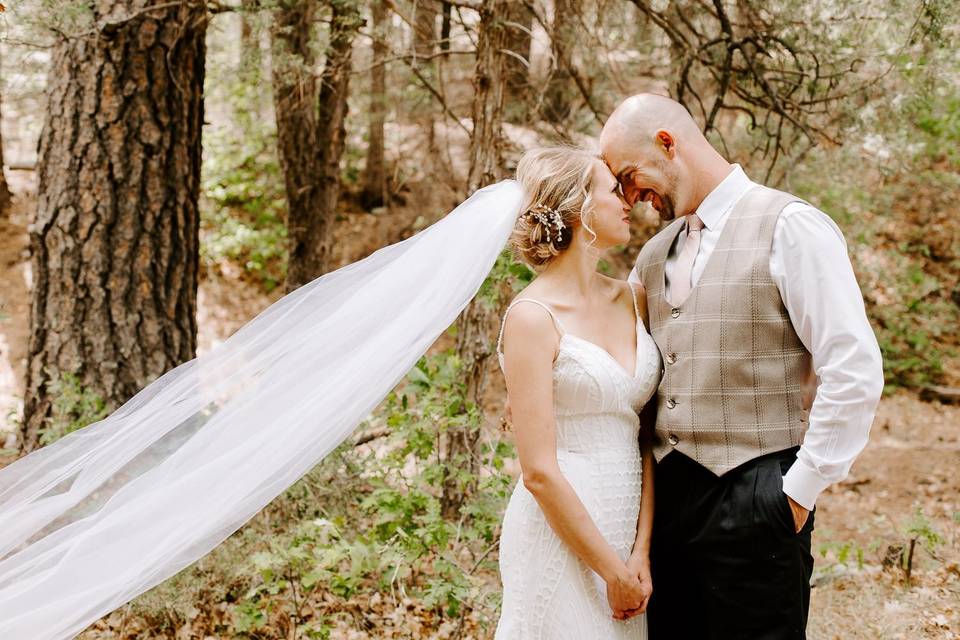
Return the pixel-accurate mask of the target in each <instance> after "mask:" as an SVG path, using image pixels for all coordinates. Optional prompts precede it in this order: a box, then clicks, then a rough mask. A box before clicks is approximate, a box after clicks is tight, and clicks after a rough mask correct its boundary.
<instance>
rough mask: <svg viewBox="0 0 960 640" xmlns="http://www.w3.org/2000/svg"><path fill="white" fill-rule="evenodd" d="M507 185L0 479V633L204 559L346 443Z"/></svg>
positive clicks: (54, 625)
mask: <svg viewBox="0 0 960 640" xmlns="http://www.w3.org/2000/svg"><path fill="white" fill-rule="evenodd" d="M520 202H521V190H520V187H519V185H518V184H517V183H516V182H514V181H512V180H508V181H504V182H501V183H498V184H496V185H492V186H489V187H486V188H484V189H481V190H479V191H477V192H476V193H475V194H473V195H472V196H471V197H470V198H469V199H468V200H466V201H465V202H464V203H463V204H461V205H460V206H459V207H457V208H456V209H455V210H454V211H453V212H451V213H450V214H448V215H447V216H446V217H444V218H443V219H441V220H440V221H439V222H437V223H435V224H433V225H432V226H430V227H428V228H427V229H425V230H423V231H422V232H420V233H418V234H417V235H415V236H413V237H411V238H409V239H407V240H404V241H403V242H399V243H397V244H393V245H390V246H388V247H385V248H383V249H380V250H379V251H377V252H376V253H374V254H373V255H371V256H369V257H368V258H366V259H364V260H361V261H359V262H356V263H354V264H351V265H348V266H346V267H344V268H342V269H339V270H337V271H334V272H332V273H329V274H327V275H324V276H322V277H320V278H317V279H316V280H314V281H312V282H310V283H309V284H306V285H304V286H303V287H301V288H299V289H297V290H296V291H293V292H292V293H290V294H289V295H287V296H285V297H284V298H282V299H280V300H278V301H277V302H275V303H274V304H272V305H271V306H270V307H268V308H267V309H266V310H264V311H263V312H262V313H260V314H259V315H258V316H257V317H256V318H254V319H253V320H251V321H250V322H249V323H247V324H246V325H244V326H243V327H242V328H241V329H239V330H238V331H237V332H236V333H235V334H234V335H232V336H231V337H230V338H229V339H227V340H226V341H225V342H223V343H222V344H220V345H219V346H217V347H216V348H215V349H213V350H211V351H210V352H209V353H206V354H204V355H203V356H200V357H199V358H196V359H194V360H191V361H189V362H186V363H184V364H182V365H180V366H178V367H176V368H174V369H172V370H170V371H168V372H167V373H165V374H164V375H163V376H161V377H160V378H158V379H156V380H155V381H154V382H152V383H150V384H149V385H147V387H145V388H144V389H143V390H142V391H140V392H139V393H138V394H137V395H136V396H134V397H133V398H131V399H130V400H129V401H128V402H126V403H125V404H124V405H123V406H122V407H120V408H119V409H117V410H116V411H115V412H114V413H112V414H111V415H110V416H109V417H107V418H105V419H104V420H101V421H100V422H96V423H94V424H91V425H89V426H87V427H85V428H84V429H81V430H79V431H76V432H74V433H72V434H70V435H68V436H66V437H64V438H62V439H61V440H59V441H57V442H55V443H53V444H51V445H49V446H47V447H44V448H42V449H39V450H37V451H35V452H33V453H31V454H30V455H28V456H25V457H24V458H22V459H20V460H18V461H16V462H14V463H13V464H11V465H9V466H8V467H6V468H4V469H2V470H0V638H3V639H4V640H8V639H9V640H21V639H23V640H39V639H42V638H69V637H72V636H73V635H75V634H77V633H79V632H80V631H81V630H83V628H84V627H86V626H87V625H89V624H90V623H91V622H93V621H95V620H97V619H98V618H99V617H101V616H103V615H104V614H106V613H108V612H110V611H111V610H113V609H115V608H117V607H118V606H120V605H122V604H124V603H125V602H127V601H128V600H130V599H132V598H133V597H134V596H136V595H137V594H139V593H142V592H143V591H146V590H147V589H149V588H150V587H152V586H154V585H156V584H158V583H159V582H161V581H163V580H164V579H165V578H167V577H169V576H171V575H173V574H175V573H176V572H178V571H179V570H180V569H182V568H184V567H186V566H187V565H189V564H190V563H192V562H194V561H195V560H197V559H198V558H200V557H202V556H203V555H205V554H206V553H208V552H209V551H210V550H211V549H213V548H214V547H215V546H217V545H218V544H219V543H220V542H222V541H223V540H224V539H225V538H227V537H228V536H229V535H230V534H231V533H233V532H234V531H236V530H237V529H238V528H240V527H241V526H242V525H243V524H244V523H245V522H246V521H247V520H249V519H250V518H251V517H252V516H253V515H255V514H256V513H257V512H258V511H259V510H260V509H262V508H263V507H264V506H266V505H267V504H268V503H269V502H270V501H271V500H272V499H273V498H274V497H276V496H277V495H279V494H280V493H281V492H282V491H283V490H284V489H286V488H287V487H288V486H290V485H291V484H293V483H294V482H295V481H296V480H297V479H298V478H300V477H301V476H302V475H303V474H304V473H306V472H307V471H309V470H310V469H311V468H312V467H313V466H314V465H316V464H317V463H318V462H319V461H320V460H321V459H322V458H323V457H324V456H325V455H327V454H328V453H330V451H332V450H333V449H334V448H335V447H336V446H337V445H338V444H340V443H341V442H342V441H343V440H344V439H346V438H347V437H348V436H349V435H350V433H351V432H352V431H353V430H354V429H355V428H356V426H357V425H358V424H359V423H360V422H361V421H362V420H364V419H365V418H366V417H367V415H368V414H369V412H370V411H372V410H373V409H374V408H375V407H376V406H377V404H378V403H379V402H380V401H381V400H382V399H383V398H384V397H385V396H386V394H387V393H389V391H390V390H391V389H392V388H393V387H394V386H395V385H396V384H397V383H398V382H400V380H401V379H402V378H403V376H404V374H406V372H407V371H408V370H409V369H410V368H411V367H412V366H413V365H414V364H415V363H416V361H417V359H418V358H419V357H420V356H421V355H423V353H424V352H426V350H427V349H428V348H429V347H430V345H431V344H432V343H433V342H434V340H436V338H437V337H438V336H439V335H440V334H441V333H442V332H443V331H444V330H445V329H446V328H447V327H448V326H449V325H450V324H451V323H452V322H453V321H454V320H455V319H456V317H457V315H458V314H459V313H460V311H461V310H462V309H463V308H464V307H465V306H466V305H467V303H468V302H469V301H470V299H471V298H472V297H473V296H474V295H475V294H476V292H477V290H478V289H479V288H480V285H481V284H482V283H483V281H484V278H485V277H486V276H487V274H488V272H489V271H490V270H491V268H492V267H493V264H494V262H495V261H496V259H497V256H498V255H499V253H500V251H501V250H502V249H503V247H504V245H505V244H506V242H507V239H508V238H509V235H510V232H511V230H512V229H513V226H514V223H515V221H516V217H517V214H518V212H519V206H520Z"/></svg>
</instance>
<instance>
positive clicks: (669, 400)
mask: <svg viewBox="0 0 960 640" xmlns="http://www.w3.org/2000/svg"><path fill="white" fill-rule="evenodd" d="M675 406H677V401H676V400H674V399H673V398H667V409H673V408H674V407H675Z"/></svg>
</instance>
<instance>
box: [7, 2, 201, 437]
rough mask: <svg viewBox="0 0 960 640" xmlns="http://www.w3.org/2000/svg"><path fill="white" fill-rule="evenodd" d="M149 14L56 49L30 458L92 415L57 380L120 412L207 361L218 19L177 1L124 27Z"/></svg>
mask: <svg viewBox="0 0 960 640" xmlns="http://www.w3.org/2000/svg"><path fill="white" fill-rule="evenodd" d="M149 4H151V3H150V2H148V1H147V0H130V1H128V2H125V3H122V4H119V5H117V6H113V7H110V11H111V13H110V17H111V26H109V27H105V28H102V29H101V30H100V32H99V33H96V34H92V35H84V36H80V37H76V38H72V39H69V40H62V41H60V42H59V43H58V44H57V45H56V46H55V47H54V49H53V51H52V57H51V69H50V73H49V74H48V76H47V77H48V83H49V84H48V88H47V116H46V121H45V124H44V127H43V131H42V133H41V136H40V160H39V165H38V176H39V191H38V202H37V213H36V220H35V222H34V224H33V225H32V228H31V231H30V246H31V254H32V256H31V268H32V270H33V282H34V285H33V293H32V300H31V309H30V339H29V345H28V362H27V371H26V394H25V398H24V423H23V427H22V432H21V436H22V441H21V444H22V446H23V448H24V449H25V451H29V450H31V449H33V448H35V447H36V446H37V444H38V439H39V437H40V436H41V434H42V432H44V431H46V430H51V431H52V432H53V433H56V432H57V431H59V430H60V429H61V428H62V425H63V424H64V422H67V423H69V422H72V421H74V420H83V418H84V416H85V415H86V417H89V413H90V410H89V408H86V409H85V408H84V407H83V405H82V403H75V404H74V405H73V406H68V407H64V406H63V402H64V399H65V398H64V397H61V396H58V397H56V398H54V397H52V393H51V387H55V386H56V385H57V383H58V382H63V381H64V380H75V381H76V384H78V385H79V386H80V387H81V388H82V390H83V392H84V394H85V397H86V398H88V399H89V397H90V396H91V395H92V396H98V397H99V398H101V399H102V400H103V401H104V402H105V405H106V407H105V408H106V409H108V410H109V409H113V408H116V407H117V406H118V405H120V404H122V403H123V402H124V401H126V400H127V399H128V398H130V397H131V396H132V395H134V393H136V392H137V391H138V390H139V389H141V388H143V387H144V386H145V385H146V384H148V383H149V382H151V381H152V380H153V379H155V378H156V377H157V376H159V375H160V374H162V373H164V372H165V371H167V370H169V369H171V368H173V367H174V366H176V365H178V364H180V363H181V362H184V361H186V360H189V359H191V358H193V357H194V355H195V350H196V333H197V324H196V307H197V270H198V259H199V214H198V207H197V201H198V197H199V192H200V157H201V142H200V135H201V125H202V123H203V78H204V53H205V47H204V36H205V31H206V24H207V15H206V9H205V7H204V6H203V5H202V4H178V5H176V6H171V7H167V8H162V9H161V8H158V9H156V10H152V11H150V12H149V13H141V14H140V15H138V16H136V17H133V18H130V19H118V18H123V16H125V15H126V14H128V13H129V14H134V13H136V12H138V11H140V10H142V9H143V8H144V7H146V6H148V5H149ZM97 6H100V5H97ZM93 17H94V19H95V20H97V21H99V20H101V19H102V18H103V16H100V15H94V16H93ZM87 394H89V395H87ZM54 400H56V401H57V406H56V411H54V407H53V404H52V403H53V402H54ZM84 412H86V413H84ZM74 426H77V425H76V424H74Z"/></svg>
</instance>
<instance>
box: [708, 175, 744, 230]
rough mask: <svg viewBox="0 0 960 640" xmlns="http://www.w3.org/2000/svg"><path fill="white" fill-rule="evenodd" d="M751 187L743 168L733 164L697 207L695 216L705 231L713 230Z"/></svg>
mask: <svg viewBox="0 0 960 640" xmlns="http://www.w3.org/2000/svg"><path fill="white" fill-rule="evenodd" d="M752 186H753V181H751V180H750V178H748V177H747V174H746V173H744V171H743V168H742V167H741V166H740V165H739V164H734V165H733V169H732V170H731V171H730V173H728V174H727V177H725V178H724V179H723V180H721V181H720V184H718V185H717V186H716V187H714V189H713V191H711V192H710V193H708V194H707V197H706V198H704V199H703V202H701V203H700V206H699V207H697V210H696V214H697V217H698V218H700V219H701V220H702V221H703V226H704V227H706V228H707V229H713V228H715V227H716V226H717V225H718V224H719V223H720V222H721V221H722V220H723V219H724V217H725V216H726V214H727V213H729V212H730V210H731V209H732V208H733V205H735V204H736V203H737V201H738V200H740V198H742V197H743V194H745V193H746V192H747V191H748V190H749V189H750V188H751V187H752Z"/></svg>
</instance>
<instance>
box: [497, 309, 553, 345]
mask: <svg viewBox="0 0 960 640" xmlns="http://www.w3.org/2000/svg"><path fill="white" fill-rule="evenodd" d="M518 302H532V303H533V304H536V305H539V306H541V307H543V308H544V309H546V311H547V313H549V314H550V317H551V318H552V319H553V324H554V326H555V327H556V328H557V332H558V333H559V334H560V335H561V336H562V335H563V334H564V329H563V323H561V322H560V318H558V317H557V314H555V313H554V312H553V309H551V308H550V306H549V305H547V304H544V303H543V302H540V301H539V300H534V299H533V298H517V299H516V300H514V301H513V302H511V303H510V306H508V307H507V310H506V311H504V312H503V320H501V322H500V335H498V336H497V355H498V356H499V357H501V358H502V357H503V351H501V350H500V345H501V344H502V343H503V328H504V327H505V326H507V314H508V313H510V309H512V308H513V305H515V304H517V303H518Z"/></svg>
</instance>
